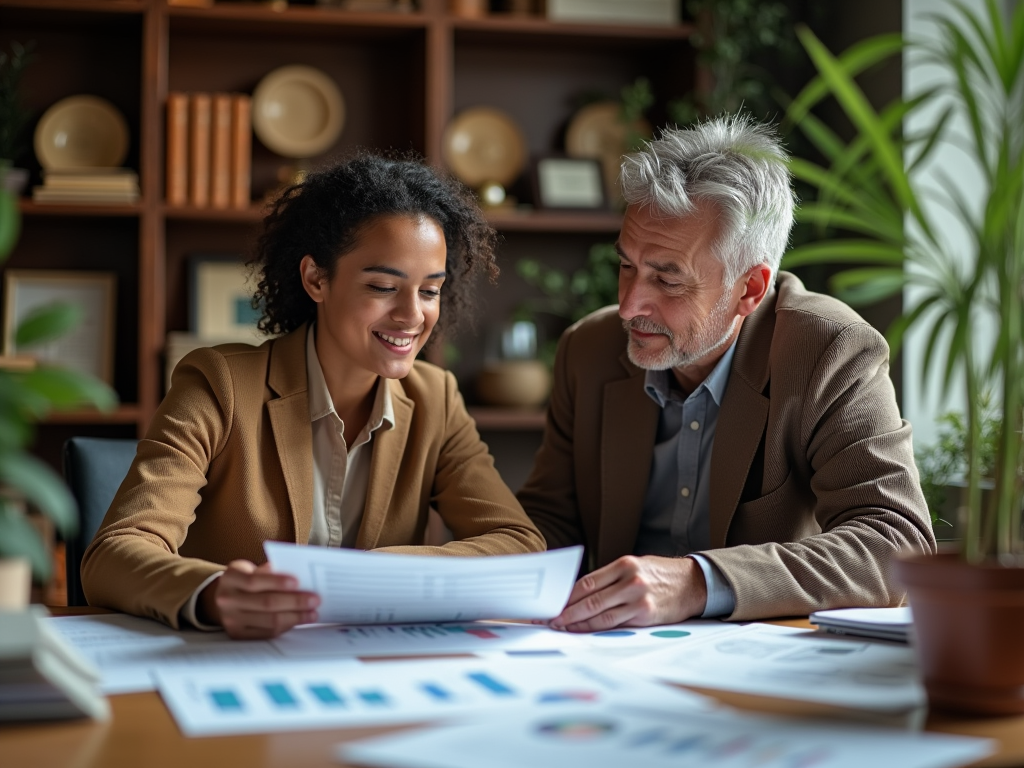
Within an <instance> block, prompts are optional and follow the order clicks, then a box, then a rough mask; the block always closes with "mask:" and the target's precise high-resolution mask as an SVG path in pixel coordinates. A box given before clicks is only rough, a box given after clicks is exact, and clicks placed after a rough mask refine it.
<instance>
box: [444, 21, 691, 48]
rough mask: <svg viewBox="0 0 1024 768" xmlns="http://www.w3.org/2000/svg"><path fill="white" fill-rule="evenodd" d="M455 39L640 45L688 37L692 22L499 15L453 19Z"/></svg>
mask: <svg viewBox="0 0 1024 768" xmlns="http://www.w3.org/2000/svg"><path fill="white" fill-rule="evenodd" d="M452 26H453V28H454V29H455V33H456V40H457V41H460V42H461V41H463V40H468V41H476V42H481V41H487V40H496V39H508V40H509V41H510V42H511V41H513V40H514V41H515V42H517V43H523V42H530V41H531V40H534V41H537V42H540V41H544V40H546V41H556V42H567V43H570V44H580V43H582V44H585V45H586V46H594V47H596V46H605V45H608V44H611V45H627V46H634V45H642V44H646V43H651V42H654V43H657V42H673V41H679V40H688V39H689V38H690V37H691V36H692V35H693V33H694V27H693V25H692V24H678V25H675V26H657V25H642V24H593V23H591V24H585V23H576V22H560V21H549V20H548V19H546V18H542V17H539V16H534V17H530V16H500V15H494V16H490V17H485V18H481V19H462V18H458V19H453V20H452Z"/></svg>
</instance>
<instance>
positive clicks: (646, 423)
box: [596, 353, 658, 567]
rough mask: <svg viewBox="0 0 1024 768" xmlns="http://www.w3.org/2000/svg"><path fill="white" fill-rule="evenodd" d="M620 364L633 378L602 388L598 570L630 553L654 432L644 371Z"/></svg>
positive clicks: (654, 415)
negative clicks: (645, 387)
mask: <svg viewBox="0 0 1024 768" xmlns="http://www.w3.org/2000/svg"><path fill="white" fill-rule="evenodd" d="M622 363H623V366H624V367H625V368H626V370H627V371H629V372H630V374H632V375H631V376H630V377H629V378H626V379H621V380H618V381H612V382H609V383H608V384H606V385H605V388H604V401H603V404H602V412H601V478H600V483H601V514H600V520H601V523H600V528H599V530H598V546H597V563H596V565H597V566H598V567H600V566H602V565H605V564H607V563H610V562H612V561H613V560H615V559H617V558H619V557H622V556H623V555H628V554H632V552H633V547H634V546H635V545H636V535H637V531H638V530H639V529H640V517H641V514H642V512H643V504H644V496H645V495H646V493H647V483H648V481H649V480H650V475H651V462H652V460H653V457H654V441H655V440H656V439H657V433H658V406H657V404H656V403H655V402H654V401H653V400H651V398H650V397H648V395H647V393H646V392H644V375H643V371H641V370H640V369H638V368H636V367H635V366H633V365H632V364H631V363H630V362H629V360H628V358H626V356H625V353H623V357H622Z"/></svg>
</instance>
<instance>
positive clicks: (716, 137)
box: [621, 115, 796, 285]
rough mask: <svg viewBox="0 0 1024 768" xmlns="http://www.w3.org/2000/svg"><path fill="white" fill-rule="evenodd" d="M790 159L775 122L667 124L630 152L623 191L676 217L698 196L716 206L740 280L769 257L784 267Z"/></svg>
mask: <svg viewBox="0 0 1024 768" xmlns="http://www.w3.org/2000/svg"><path fill="white" fill-rule="evenodd" d="M788 161H789V156H788V154H787V153H786V150H784V149H783V148H782V144H781V142H780V141H779V139H778V136H777V134H776V133H775V130H774V129H773V128H772V127H771V126H769V125H766V124H762V123H758V122H756V121H754V120H752V119H751V118H749V117H747V116H739V115H724V116H719V117H715V118H709V119H708V120H705V121H704V122H701V123H698V124H696V125H693V126H691V127H690V128H667V129H665V130H664V131H663V132H662V134H661V136H660V137H658V138H657V139H655V140H653V141H650V142H647V144H646V146H645V147H644V148H643V149H642V150H640V151H639V152H635V153H633V154H630V155H627V156H626V157H625V158H623V161H622V176H621V179H622V194H623V196H624V197H625V199H626V202H627V203H629V204H631V205H649V206H651V207H652V208H653V209H654V210H656V211H658V212H659V213H663V214H666V215H669V216H679V217H683V216H686V215H689V214H691V213H693V211H694V210H695V202H696V201H704V202H710V203H713V204H714V205H716V206H717V207H718V208H719V209H720V210H721V211H722V213H723V216H724V218H725V222H724V227H723V231H722V235H721V237H720V238H719V240H718V242H717V243H716V244H715V248H714V251H715V256H716V257H717V258H718V260H719V261H721V262H722V264H723V265H724V266H725V283H726V285H732V284H733V283H734V282H735V281H736V280H737V279H738V278H739V277H740V275H742V274H743V273H744V272H746V271H747V270H748V269H751V268H752V267H755V266H757V265H758V264H761V263H762V262H766V263H767V264H768V265H769V266H770V267H771V270H772V275H773V276H774V275H775V273H776V272H777V271H778V268H779V262H781V261H782V255H783V253H784V252H785V250H786V246H787V245H788V243H789V231H790V229H791V228H792V226H793V209H794V208H795V207H796V196H795V195H794V194H793V189H792V186H791V176H790V172H789V165H788Z"/></svg>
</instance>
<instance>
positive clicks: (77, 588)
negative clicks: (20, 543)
mask: <svg viewBox="0 0 1024 768" xmlns="http://www.w3.org/2000/svg"><path fill="white" fill-rule="evenodd" d="M137 445H138V441H137V440H124V439H112V438H102V437H72V438H70V439H69V440H68V441H67V442H65V443H64V479H65V481H67V484H68V486H69V487H70V488H71V494H72V495H73V496H74V497H75V500H76V501H77V502H78V513H79V526H78V535H76V536H75V537H74V538H73V539H71V540H69V541H67V542H65V545H66V547H67V554H66V562H65V564H66V569H67V577H68V605H88V604H89V603H88V602H86V599H85V593H84V592H83V591H82V575H81V574H82V570H81V569H82V555H84V554H85V550H86V548H87V547H88V546H89V544H90V543H91V542H92V538H93V536H95V535H96V531H97V530H98V529H99V527H100V523H101V522H103V516H104V515H105V514H106V513H107V508H108V507H109V506H110V502H112V501H113V500H114V494H115V493H117V489H118V488H119V487H120V486H121V481H122V480H124V478H125V475H127V474H128V469H129V468H130V467H131V465H132V459H134V458H135V447H136V446H137Z"/></svg>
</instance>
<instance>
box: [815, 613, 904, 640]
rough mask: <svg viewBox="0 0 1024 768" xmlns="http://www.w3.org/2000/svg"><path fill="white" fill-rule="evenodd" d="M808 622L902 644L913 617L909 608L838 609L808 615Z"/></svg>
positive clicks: (825, 629)
mask: <svg viewBox="0 0 1024 768" xmlns="http://www.w3.org/2000/svg"><path fill="white" fill-rule="evenodd" d="M811 623H812V624H817V625H818V628H819V629H823V630H824V631H826V632H832V633H833V634H836V635H859V636H861V637H875V638H878V639H880V640H895V641H897V642H900V643H905V642H907V641H908V640H909V639H910V634H911V630H912V629H913V627H914V617H913V616H912V615H911V614H910V608H839V609H836V610H832V611H817V612H816V613H812V614H811Z"/></svg>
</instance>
